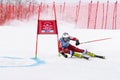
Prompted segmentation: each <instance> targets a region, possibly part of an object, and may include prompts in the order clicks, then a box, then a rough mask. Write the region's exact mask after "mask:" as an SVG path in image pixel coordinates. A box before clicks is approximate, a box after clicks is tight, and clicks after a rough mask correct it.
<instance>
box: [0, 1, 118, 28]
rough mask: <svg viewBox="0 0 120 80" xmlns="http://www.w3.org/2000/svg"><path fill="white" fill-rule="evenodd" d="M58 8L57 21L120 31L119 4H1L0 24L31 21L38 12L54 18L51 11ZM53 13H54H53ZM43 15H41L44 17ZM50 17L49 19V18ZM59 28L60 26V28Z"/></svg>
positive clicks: (79, 26)
mask: <svg viewBox="0 0 120 80" xmlns="http://www.w3.org/2000/svg"><path fill="white" fill-rule="evenodd" d="M53 7H55V8H56V18H57V20H61V21H63V22H64V21H65V22H70V23H74V24H75V25H76V27H78V28H82V29H112V30H113V29H120V3H119V2H117V1H116V2H109V1H107V2H104V3H102V2H99V1H97V2H92V1H90V2H88V3H86V2H81V1H79V2H77V3H66V2H64V3H55V2H53V3H42V2H41V3H40V4H27V5H23V4H18V5H9V4H0V24H3V23H5V22H6V21H8V20H13V19H19V20H21V19H29V17H31V16H32V15H34V14H35V13H37V12H38V16H39V13H40V12H41V13H42V14H44V16H42V18H46V19H48V17H49V18H50V17H53V15H52V14H51V11H52V10H51V9H52V8H53ZM52 12H53V11H52ZM42 14H41V15H42ZM45 15H46V16H45ZM47 16H48V17H47ZM58 27H59V26H58Z"/></svg>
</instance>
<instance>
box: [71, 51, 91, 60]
mask: <svg viewBox="0 0 120 80" xmlns="http://www.w3.org/2000/svg"><path fill="white" fill-rule="evenodd" d="M72 56H75V57H77V58H84V59H86V60H89V57H86V56H83V55H82V54H79V53H77V52H74V53H73V55H72ZM72 56H71V57H72Z"/></svg>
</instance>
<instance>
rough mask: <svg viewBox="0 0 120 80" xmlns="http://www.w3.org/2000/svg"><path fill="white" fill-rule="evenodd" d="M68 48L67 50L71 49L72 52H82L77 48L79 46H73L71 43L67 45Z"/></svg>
mask: <svg viewBox="0 0 120 80" xmlns="http://www.w3.org/2000/svg"><path fill="white" fill-rule="evenodd" d="M68 49H69V50H72V51H74V52H79V53H83V52H84V50H83V49H79V48H77V47H75V46H73V45H71V44H70V45H69V46H68Z"/></svg>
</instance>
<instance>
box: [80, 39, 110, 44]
mask: <svg viewBox="0 0 120 80" xmlns="http://www.w3.org/2000/svg"><path fill="white" fill-rule="evenodd" d="M108 39H112V38H103V39H96V40H91V41H86V42H81V43H80V44H85V43H91V42H98V41H103V40H108Z"/></svg>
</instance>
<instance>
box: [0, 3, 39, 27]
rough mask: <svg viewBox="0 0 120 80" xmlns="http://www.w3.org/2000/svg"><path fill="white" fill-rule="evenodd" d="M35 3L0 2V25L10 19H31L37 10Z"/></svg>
mask: <svg viewBox="0 0 120 80" xmlns="http://www.w3.org/2000/svg"><path fill="white" fill-rule="evenodd" d="M36 8H37V6H36V5H34V4H31V3H30V4H16V5H13V4H7V3H6V4H0V25H2V24H4V23H5V22H8V21H9V20H14V19H18V20H22V19H29V18H30V16H32V15H34V14H35V13H36V12H37V10H35V9H36Z"/></svg>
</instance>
